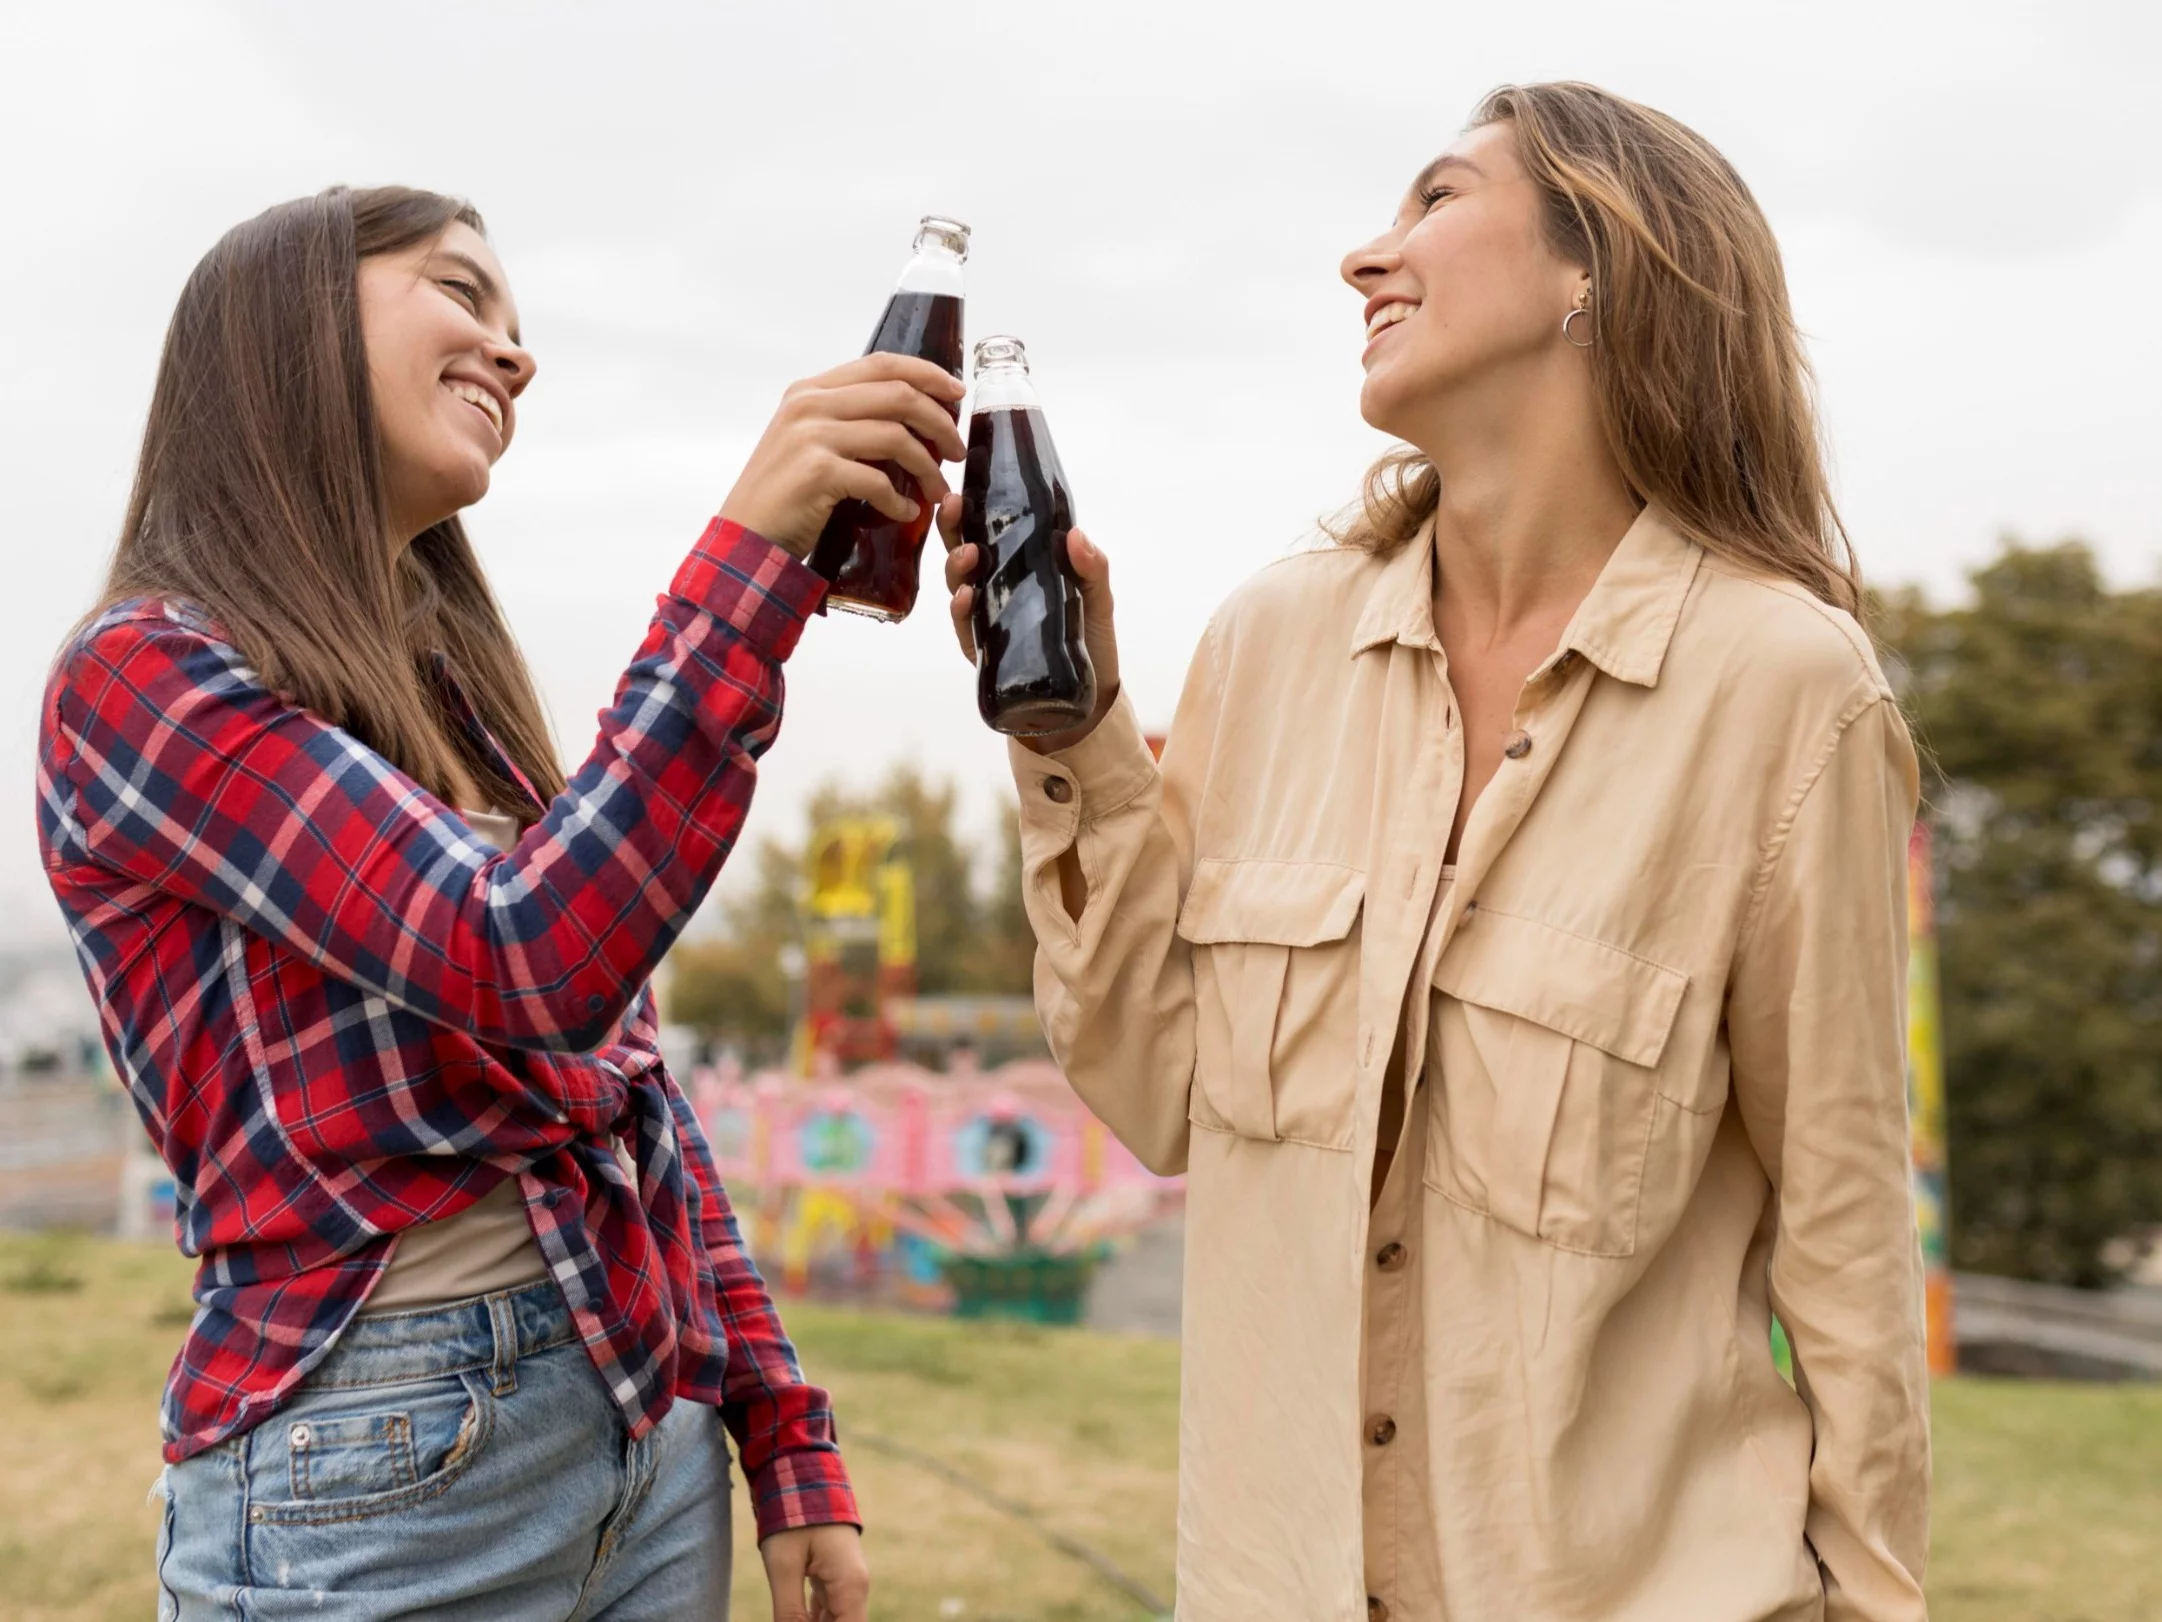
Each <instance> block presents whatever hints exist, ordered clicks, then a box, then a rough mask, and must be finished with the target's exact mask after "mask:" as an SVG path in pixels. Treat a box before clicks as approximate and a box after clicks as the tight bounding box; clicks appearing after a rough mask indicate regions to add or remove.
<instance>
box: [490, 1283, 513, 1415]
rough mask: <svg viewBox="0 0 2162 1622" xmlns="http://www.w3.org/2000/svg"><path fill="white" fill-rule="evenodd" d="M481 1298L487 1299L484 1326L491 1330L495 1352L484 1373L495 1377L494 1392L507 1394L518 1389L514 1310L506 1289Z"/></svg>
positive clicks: (505, 1395) (503, 1395) (501, 1395)
mask: <svg viewBox="0 0 2162 1622" xmlns="http://www.w3.org/2000/svg"><path fill="white" fill-rule="evenodd" d="M484 1299H485V1300H486V1301H487V1303H488V1327H489V1328H490V1329H491V1330H493V1331H494V1333H495V1356H494V1357H493V1358H492V1359H490V1361H489V1364H488V1373H489V1375H490V1376H491V1377H492V1378H493V1379H494V1381H495V1394H496V1395H497V1396H499V1397H507V1396H509V1395H510V1394H511V1393H512V1392H513V1391H516V1390H517V1389H518V1314H517V1313H516V1312H514V1311H513V1310H511V1297H510V1293H509V1292H508V1291H500V1292H498V1293H497V1294H494V1295H491V1296H487V1297H484Z"/></svg>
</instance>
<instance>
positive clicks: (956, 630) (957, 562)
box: [938, 495, 1119, 755]
mask: <svg viewBox="0 0 2162 1622" xmlns="http://www.w3.org/2000/svg"><path fill="white" fill-rule="evenodd" d="M938 533H939V535H940V537H941V538H942V539H943V540H944V541H945V543H946V589H947V590H948V591H949V592H951V593H952V594H953V599H952V602H951V603H950V604H949V605H948V611H949V612H950V613H951V614H952V615H953V634H954V636H955V637H956V639H958V640H959V642H960V644H961V656H962V657H963V658H965V659H967V660H968V661H969V663H970V664H974V663H975V662H976V636H975V631H974V628H973V625H972V621H973V617H974V613H975V607H976V587H975V579H976V571H977V567H978V564H977V558H976V548H975V547H974V546H973V545H971V544H970V543H969V542H967V541H964V540H962V539H961V498H960V497H959V496H958V495H950V496H947V497H946V498H945V499H944V500H942V501H941V502H940V503H939V504H938ZM1066 557H1067V561H1068V562H1069V563H1070V564H1072V566H1073V572H1074V574H1075V576H1076V577H1077V578H1078V579H1079V580H1080V582H1081V601H1082V605H1083V611H1084V613H1083V625H1084V630H1083V639H1084V640H1085V641H1086V643H1087V645H1088V652H1089V661H1090V663H1091V664H1092V665H1094V666H1095V670H1096V712H1095V714H1093V715H1092V716H1090V717H1089V722H1088V725H1086V726H1083V727H1076V728H1075V729H1074V730H1073V731H1071V732H1056V733H1049V734H1046V735H1044V736H1042V737H1033V738H1022V739H1020V740H1019V741H1020V742H1021V743H1023V744H1026V745H1027V746H1028V747H1029V748H1030V749H1033V750H1035V751H1036V753H1038V754H1039V755H1050V754H1056V753H1057V752H1058V751H1059V750H1061V749H1071V748H1072V747H1073V746H1074V745H1075V744H1077V743H1079V742H1080V741H1081V740H1082V739H1083V738H1085V737H1087V736H1088V735H1089V734H1090V733H1091V732H1093V731H1095V730H1096V726H1097V723H1098V722H1100V721H1102V720H1103V718H1104V717H1105V716H1106V715H1108V714H1109V713H1110V712H1111V706H1112V704H1113V702H1114V701H1116V700H1117V698H1118V696H1119V648H1118V635H1117V632H1116V631H1115V629H1114V628H1113V625H1112V617H1111V560H1110V559H1109V558H1107V557H1105V556H1104V554H1103V552H1102V551H1101V550H1099V549H1098V547H1097V546H1096V543H1095V542H1093V541H1091V540H1090V539H1089V538H1088V536H1087V535H1086V534H1085V533H1083V532H1082V531H1081V530H1079V529H1075V530H1072V531H1070V532H1069V533H1068V535H1067V538H1066Z"/></svg>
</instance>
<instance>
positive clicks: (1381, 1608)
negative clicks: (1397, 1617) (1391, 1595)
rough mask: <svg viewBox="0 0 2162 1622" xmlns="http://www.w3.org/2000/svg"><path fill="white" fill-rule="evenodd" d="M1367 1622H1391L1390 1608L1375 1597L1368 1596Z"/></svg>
mask: <svg viewBox="0 0 2162 1622" xmlns="http://www.w3.org/2000/svg"><path fill="white" fill-rule="evenodd" d="M1366 1622H1389V1608H1388V1606H1386V1605H1384V1604H1382V1602H1381V1601H1380V1600H1378V1599H1376V1598H1374V1596H1373V1595H1371V1594H1369V1595H1367V1596H1366Z"/></svg>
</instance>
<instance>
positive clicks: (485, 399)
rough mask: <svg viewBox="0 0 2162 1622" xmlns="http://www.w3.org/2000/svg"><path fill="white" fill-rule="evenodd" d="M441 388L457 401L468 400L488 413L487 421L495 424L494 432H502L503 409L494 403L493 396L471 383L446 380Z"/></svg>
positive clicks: (494, 398)
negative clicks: (455, 397)
mask: <svg viewBox="0 0 2162 1622" xmlns="http://www.w3.org/2000/svg"><path fill="white" fill-rule="evenodd" d="M443 386H444V387H445V388H447V389H449V390H450V392H451V393H453V394H455V395H456V396H457V397H458V398H459V399H461V400H470V401H472V402H473V404H475V405H477V406H479V407H480V408H481V410H483V411H485V412H487V413H488V420H489V421H490V422H492V423H494V424H495V431H496V432H497V433H499V434H500V433H501V432H502V431H503V408H502V406H501V405H499V404H497V403H496V397H495V396H494V395H492V394H490V393H489V392H488V391H487V390H486V389H484V388H481V387H479V386H478V385H477V384H473V383H459V382H453V381H449V380H446V381H445V382H444V385H443Z"/></svg>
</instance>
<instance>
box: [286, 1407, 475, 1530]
mask: <svg viewBox="0 0 2162 1622" xmlns="http://www.w3.org/2000/svg"><path fill="white" fill-rule="evenodd" d="M494 1428H495V1398H494V1396H493V1394H492V1393H491V1391H490V1389H489V1386H488V1383H487V1381H486V1380H485V1379H484V1378H482V1377H481V1376H479V1375H476V1374H472V1373H460V1374H451V1375H445V1376H442V1377H440V1378H438V1379H431V1380H416V1381H412V1382H408V1383H405V1384H400V1385H383V1386H371V1387H362V1388H354V1389H341V1388H336V1387H332V1388H329V1389H325V1390H320V1391H313V1392H310V1391H307V1390H306V1389H305V1388H303V1391H302V1396H301V1398H300V1400H299V1401H297V1402H295V1403H294V1404H292V1405H291V1406H290V1407H289V1408H287V1409H286V1410H285V1411H284V1412H282V1413H280V1414H278V1415H276V1416H275V1417H273V1418H271V1419H269V1420H266V1421H265V1422H264V1423H263V1424H262V1425H260V1426H258V1427H257V1429H256V1431H255V1433H254V1434H253V1435H252V1436H251V1437H250V1438H249V1448H248V1477H249V1505H250V1513H251V1515H253V1516H254V1517H255V1518H256V1519H257V1520H258V1521H261V1522H267V1523H270V1524H273V1525H287V1526H293V1525H322V1524H327V1523H329V1522H333V1521H357V1520H366V1519H369V1518H371V1517H373V1516H377V1515H387V1514H391V1513H394V1512H396V1511H398V1510H401V1509H405V1508H408V1507H410V1506H412V1505H414V1504H418V1503H422V1502H425V1501H426V1500H428V1499H430V1498H433V1497H435V1496H436V1495H437V1494H438V1493H441V1492H442V1491H444V1490H445V1489H446V1488H448V1487H449V1486H450V1485H451V1484H452V1483H453V1482H455V1481H456V1480H457V1479H458V1478H459V1477H460V1476H462V1475H464V1474H465V1472H466V1471H467V1470H469V1469H470V1468H471V1467H472V1465H473V1462H474V1460H475V1459H477V1458H478V1457H479V1456H480V1454H481V1452H482V1450H483V1449H484V1448H485V1447H486V1446H487V1443H488V1439H489V1437H490V1435H491V1434H492V1433H493V1431H494Z"/></svg>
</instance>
